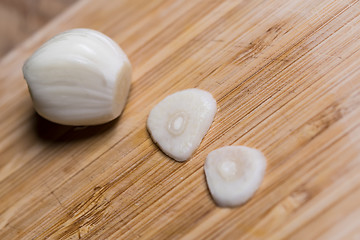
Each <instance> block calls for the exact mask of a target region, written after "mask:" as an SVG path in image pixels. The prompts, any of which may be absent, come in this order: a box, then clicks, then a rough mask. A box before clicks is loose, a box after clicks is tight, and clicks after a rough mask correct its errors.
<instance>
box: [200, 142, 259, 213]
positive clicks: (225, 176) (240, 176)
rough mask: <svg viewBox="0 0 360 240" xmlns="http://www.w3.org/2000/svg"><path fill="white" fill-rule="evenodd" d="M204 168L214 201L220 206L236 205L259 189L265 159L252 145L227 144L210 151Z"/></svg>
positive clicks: (243, 201)
mask: <svg viewBox="0 0 360 240" xmlns="http://www.w3.org/2000/svg"><path fill="white" fill-rule="evenodd" d="M204 169H205V175H206V181H207V184H208V187H209V190H210V193H211V195H212V197H213V199H214V201H215V203H216V204H217V205H219V206H220V207H236V206H240V205H242V204H244V203H245V202H246V201H248V200H249V199H250V198H251V197H252V196H253V194H254V193H255V191H256V190H257V189H258V188H259V186H260V184H261V182H262V180H263V177H264V174H265V169H266V159H265V157H264V155H263V154H262V153H261V152H260V151H258V150H256V149H254V148H249V147H245V146H227V147H222V148H219V149H216V150H214V151H212V152H211V153H210V154H209V155H208V156H207V158H206V161H205V166H204Z"/></svg>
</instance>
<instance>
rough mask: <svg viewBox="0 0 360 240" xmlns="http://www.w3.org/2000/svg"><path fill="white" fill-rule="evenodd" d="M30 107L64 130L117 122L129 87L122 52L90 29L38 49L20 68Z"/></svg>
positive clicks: (65, 35)
mask: <svg viewBox="0 0 360 240" xmlns="http://www.w3.org/2000/svg"><path fill="white" fill-rule="evenodd" d="M23 73H24V78H25V80H26V82H27V84H28V87H29V91H30V94H31V97H32V100H33V104H34V108H35V110H36V111H37V112H38V114H39V115H41V116H42V117H44V118H46V119H48V120H50V121H53V122H56V123H59V124H64V125H74V126H79V125H83V126H86V125H96V124H102V123H106V122H109V121H111V120H113V119H115V118H117V117H118V116H119V115H120V114H121V112H122V110H123V109H124V106H125V103H126V101H127V97H128V93H129V90H130V83H131V64H130V62H129V60H128V58H127V56H126V54H125V53H124V52H123V51H122V50H121V48H120V47H119V46H118V45H117V44H116V43H115V42H114V41H113V40H112V39H110V38H109V37H107V36H106V35H104V34H102V33H100V32H98V31H95V30H91V29H72V30H69V31H66V32H63V33H60V34H58V35H57V36H55V37H53V38H52V39H50V40H49V41H47V42H46V43H45V44H44V45H42V46H41V47H40V48H39V49H38V50H37V51H36V52H35V53H34V54H33V55H32V56H31V57H30V58H29V59H28V60H27V61H26V62H25V64H24V66H23Z"/></svg>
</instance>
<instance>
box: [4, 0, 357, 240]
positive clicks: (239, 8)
mask: <svg viewBox="0 0 360 240" xmlns="http://www.w3.org/2000/svg"><path fill="white" fill-rule="evenodd" d="M74 27H88V28H94V29H97V30H100V31H102V32H104V33H105V34H107V35H109V36H110V37H111V38H113V39H114V40H115V41H116V42H118V43H119V44H120V45H121V46H122V48H123V49H124V51H125V52H126V53H127V54H128V56H129V58H130V60H131V62H132V64H133V82H132V88H131V93H130V98H129V101H128V104H127V106H126V108H125V111H124V112H123V114H122V116H121V117H120V118H119V119H118V120H117V121H114V122H112V123H110V124H106V125H103V126H98V127H92V128H87V129H81V128H72V127H66V126H59V125H55V124H52V123H50V122H47V121H45V120H43V119H40V118H39V117H37V116H36V115H35V114H34V111H33V109H32V103H31V100H30V97H29V94H28V92H27V87H26V84H25V81H24V80H23V78H22V73H21V67H22V64H23V62H24V60H25V59H26V58H27V57H28V56H29V55H30V54H31V53H32V52H33V51H34V50H35V49H36V48H37V47H39V46H40V45H41V44H42V43H43V42H44V41H46V40H47V39H48V38H50V37H51V36H53V35H54V34H56V33H58V32H61V31H63V30H66V29H69V28H74ZM359 36H360V3H359V1H351V0H341V1H338V0H322V1H321V0H293V1H288V0H273V1H263V0H253V1H245V0H243V1H230V0H229V1H216V0H212V1H200V0H198V1H190V0H189V1H179V0H177V1H159V0H153V1H145V0H143V1H141V0H136V1H134V0H127V1H126V0H123V1H115V0H113V1H105V0H102V1H98V0H96V1H95V0H92V1H79V2H78V3H76V4H75V5H74V6H73V7H72V8H71V9H69V10H68V11H66V12H65V13H64V14H62V15H61V16H60V17H58V18H56V19H55V20H53V21H52V22H51V23H50V24H49V25H47V26H46V27H44V28H43V29H42V30H41V31H39V32H37V33H36V34H35V35H33V36H32V37H31V38H29V39H28V40H27V41H26V42H25V43H24V44H22V45H21V46H19V47H18V48H16V49H15V50H14V51H12V52H11V53H10V54H8V55H7V56H6V57H5V58H3V59H2V60H1V62H0V68H1V71H0V100H1V101H0V112H1V114H0V238H1V239H78V238H81V239H88V238H90V239H274V240H278V239H301V240H303V239H326V240H328V239H356V240H357V239H360V220H359V219H360V205H359V202H360V187H359V186H360V174H359V171H360V145H359V141H360V125H359V124H360V121H359V119H360V51H359V49H360V40H359ZM192 87H197V88H201V89H205V90H207V91H209V92H211V93H212V94H213V95H214V97H215V99H216V100H217V102H218V113H217V115H216V117H215V121H214V123H213V125H212V126H211V128H210V131H209V132H208V134H207V135H206V137H205V138H204V140H203V142H202V144H201V146H200V148H199V149H198V150H197V151H196V153H195V155H194V156H193V157H192V158H191V159H190V160H189V161H188V162H186V163H176V162H174V161H172V160H170V159H169V158H168V157H166V156H165V155H164V154H163V153H161V152H160V151H159V149H158V148H157V147H156V146H155V145H154V144H153V142H152V141H151V140H150V138H149V134H148V133H147V131H146V128H145V121H146V118H147V115H148V113H149V111H150V110H151V108H152V107H153V106H154V105H155V104H156V103H157V102H159V101H160V100H161V99H162V98H164V97H165V96H167V95H168V94H171V93H173V92H176V91H178V90H181V89H186V88H192ZM225 145H247V146H250V147H255V148H258V149H260V150H261V151H263V152H264V154H265V155H266V156H267V158H268V168H267V172H266V176H265V179H264V182H263V184H262V185H261V187H260V189H259V190H258V192H257V193H256V195H255V196H254V197H253V198H252V199H251V200H250V201H249V202H248V203H247V204H246V205H244V206H243V207H240V208H236V209H221V208H217V207H216V206H215V205H214V203H213V201H212V200H211V197H210V195H209V193H208V190H207V188H206V184H205V178H204V172H203V164H204V159H205V157H206V155H207V154H208V153H209V152H210V151H212V150H214V149H216V148H219V147H221V146H225Z"/></svg>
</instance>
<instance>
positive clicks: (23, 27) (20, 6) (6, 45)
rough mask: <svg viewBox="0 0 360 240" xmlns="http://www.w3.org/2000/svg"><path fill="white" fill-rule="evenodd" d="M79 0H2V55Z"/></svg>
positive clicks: (0, 45) (0, 30) (0, 49)
mask: <svg viewBox="0 0 360 240" xmlns="http://www.w3.org/2000/svg"><path fill="white" fill-rule="evenodd" d="M76 1H77V0H0V36H1V37H0V57H2V56H4V55H5V54H6V53H7V52H9V51H10V50H11V49H12V48H13V47H15V46H16V45H17V44H19V43H20V42H22V41H23V40H25V39H26V38H27V37H28V36H30V35H31V34H32V33H33V32H35V31H36V30H37V29H39V28H40V27H42V26H43V25H45V24H46V23H47V22H48V21H50V20H51V19H52V18H54V17H55V16H56V15H58V14H59V13H60V12H62V11H63V10H64V9H66V8H67V7H69V6H70V5H71V4H73V3H74V2H76Z"/></svg>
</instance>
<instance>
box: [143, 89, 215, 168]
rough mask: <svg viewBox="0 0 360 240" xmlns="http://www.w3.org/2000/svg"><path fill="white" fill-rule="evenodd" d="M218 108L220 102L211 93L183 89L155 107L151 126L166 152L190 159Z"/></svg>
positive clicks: (152, 134) (153, 134)
mask: <svg viewBox="0 0 360 240" xmlns="http://www.w3.org/2000/svg"><path fill="white" fill-rule="evenodd" d="M216 110H217V108H216V101H215V99H214V98H213V96H212V95H211V94H210V93H209V92H207V91H204V90H200V89H195V88H192V89H186V90H182V91H179V92H176V93H174V94H172V95H169V96H167V97H166V98H164V99H163V100H162V101H160V102H159V103H158V104H157V105H156V106H155V107H154V108H153V109H152V110H151V112H150V114H149V117H148V119H147V128H148V131H149V133H150V135H151V137H152V139H153V141H154V142H155V143H157V144H158V146H159V147H160V148H161V150H162V151H163V152H164V153H165V154H166V155H168V156H170V157H171V158H173V159H174V160H176V161H179V162H182V161H186V160H188V159H189V158H190V157H191V156H192V154H193V153H194V152H195V150H196V149H197V148H198V147H199V145H200V143H201V141H202V139H203V138H204V136H205V135H206V133H207V131H208V130H209V128H210V126H211V124H212V122H213V120H214V116H215V113H216Z"/></svg>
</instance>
